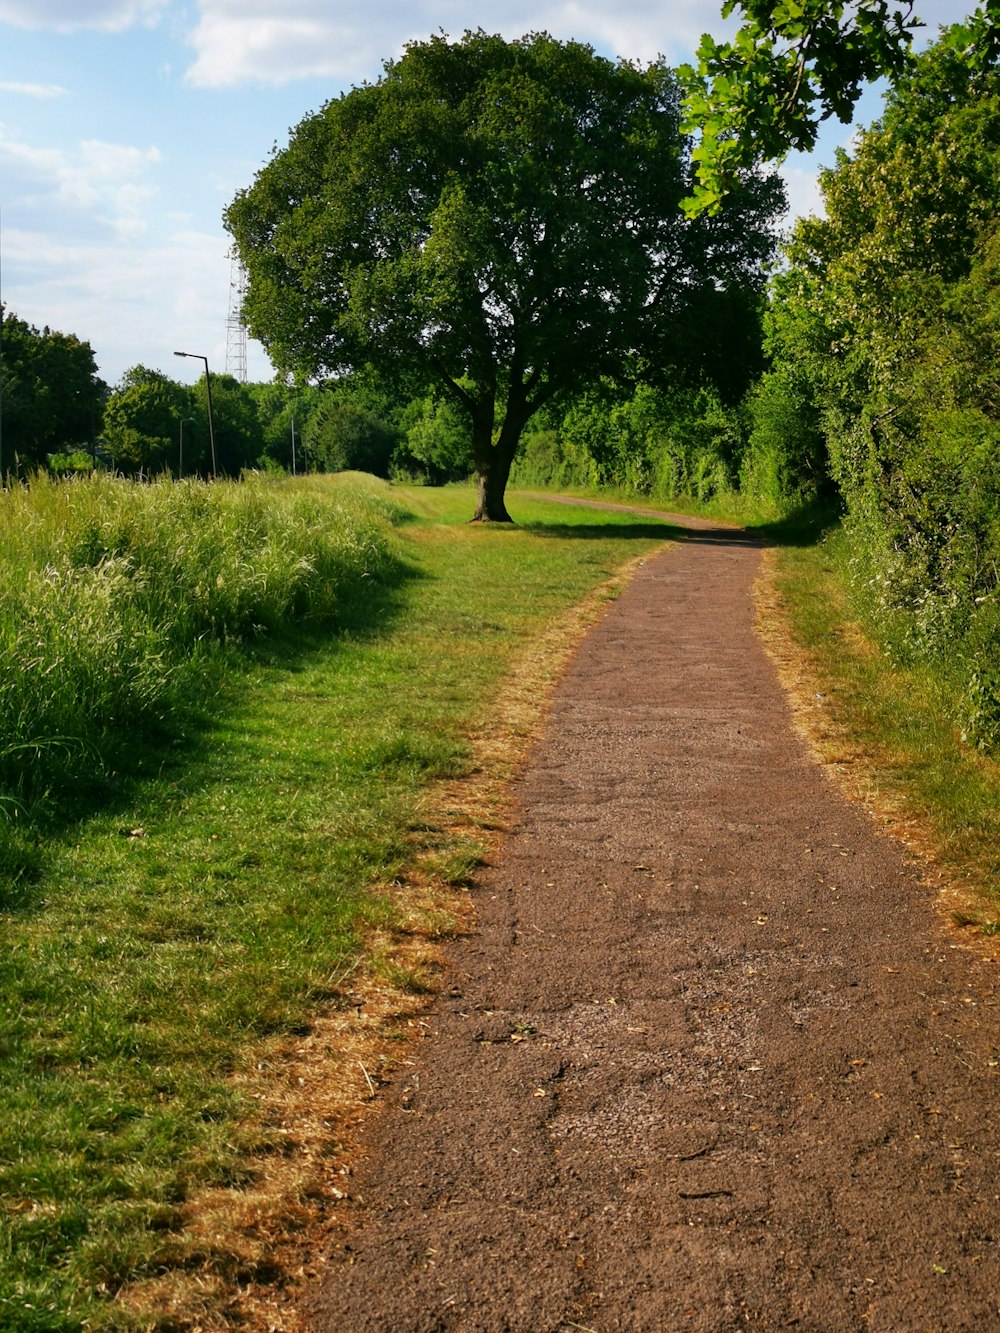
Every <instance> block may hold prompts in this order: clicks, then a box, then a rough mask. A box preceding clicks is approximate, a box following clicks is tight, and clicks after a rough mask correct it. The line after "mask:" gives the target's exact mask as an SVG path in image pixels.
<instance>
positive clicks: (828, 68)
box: [680, 0, 1000, 216]
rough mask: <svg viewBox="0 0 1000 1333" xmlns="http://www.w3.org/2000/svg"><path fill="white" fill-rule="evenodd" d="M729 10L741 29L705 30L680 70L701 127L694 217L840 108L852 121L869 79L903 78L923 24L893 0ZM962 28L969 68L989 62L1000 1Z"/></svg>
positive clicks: (690, 127)
mask: <svg viewBox="0 0 1000 1333" xmlns="http://www.w3.org/2000/svg"><path fill="white" fill-rule="evenodd" d="M722 13H723V15H724V16H725V17H729V16H730V15H732V14H734V13H737V14H739V15H740V16H741V18H742V20H743V22H742V26H741V27H740V29H739V31H738V32H737V34H736V36H735V37H734V38H733V40H732V41H728V42H717V41H715V40H714V39H713V38H711V37H709V36H705V37H703V38H702V41H701V45H700V47H699V48H698V66H697V68H694V67H692V66H690V65H687V66H684V67H683V68H682V69H681V71H680V76H681V80H682V82H683V85H684V93H685V96H684V111H685V121H684V129H685V132H687V133H691V134H695V133H697V134H698V135H699V143H698V146H697V148H696V149H695V150H694V154H693V156H694V160H695V161H696V163H697V167H698V183H697V185H696V187H695V189H694V191H693V192H692V195H691V197H690V198H689V199H687V200H685V203H684V207H685V210H686V211H687V212H688V213H689V214H691V215H692V216H694V215H697V214H699V213H702V212H706V211H707V212H714V211H715V210H716V209H718V208H719V206H720V204H721V202H722V200H723V198H724V197H725V195H726V193H727V192H728V191H729V190H730V189H731V188H732V187H733V184H734V182H735V181H736V180H738V178H739V173H740V172H741V171H742V170H745V169H746V168H747V167H749V166H750V165H752V163H753V162H755V161H757V160H760V159H763V160H765V161H776V160H779V159H781V158H782V157H784V155H785V154H786V153H787V152H788V150H789V149H792V148H797V149H802V150H805V151H808V150H810V149H811V148H813V147H814V145H815V143H816V134H817V130H818V127H819V124H820V123H821V122H822V121H824V120H826V119H828V118H829V117H830V116H836V117H837V118H838V119H839V120H841V121H843V122H845V123H846V122H848V121H850V119H851V116H852V113H853V110H854V106H855V103H856V102H857V100H858V97H859V96H860V94H861V91H862V87H863V85H864V84H866V83H871V82H873V81H874V80H875V79H878V78H880V77H883V76H888V77H889V78H890V79H893V80H894V82H898V83H900V84H901V83H903V82H904V81H905V79H906V78H907V77H908V70H909V68H910V63H909V62H910V48H911V44H912V41H913V33H914V30H915V29H917V28H919V27H921V26H922V24H921V21H920V19H919V18H917V17H915V16H914V15H913V12H912V5H910V4H907V5H905V7H904V6H903V5H902V4H900V6H899V7H898V8H893V7H892V6H891V5H890V4H889V3H888V2H887V0H725V3H724V4H723V7H722ZM952 34H953V35H952V37H951V38H950V39H949V41H950V43H951V46H952V50H953V51H954V53H955V54H956V56H957V57H958V58H959V59H960V60H961V61H962V62H963V63H964V64H965V65H966V67H967V68H979V69H982V68H988V67H989V65H990V64H991V63H992V62H993V60H994V58H995V55H996V51H997V42H998V34H1000V4H998V3H997V0H986V3H985V4H983V5H982V6H980V8H979V9H977V10H976V12H975V14H974V15H973V16H972V17H971V18H970V19H969V20H968V21H967V22H966V23H965V24H963V25H961V27H960V29H953V30H952Z"/></svg>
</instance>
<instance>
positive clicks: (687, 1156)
mask: <svg viewBox="0 0 1000 1333" xmlns="http://www.w3.org/2000/svg"><path fill="white" fill-rule="evenodd" d="M718 1142H719V1140H718V1139H716V1140H715V1141H714V1142H713V1143H706V1144H705V1146H704V1148H699V1149H698V1151H697V1152H672V1153H668V1154H667V1158H668V1160H669V1161H672V1162H693V1161H694V1159H695V1158H696V1157H704V1156H705V1154H706V1153H710V1152H711V1151H712V1149H713V1148H714V1147H716V1146H717V1144H718Z"/></svg>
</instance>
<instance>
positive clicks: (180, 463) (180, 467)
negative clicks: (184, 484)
mask: <svg viewBox="0 0 1000 1333" xmlns="http://www.w3.org/2000/svg"><path fill="white" fill-rule="evenodd" d="M186 421H194V417H181V442H180V448H179V449H178V451H177V480H178V481H180V479H181V477H183V476H184V423H185V422H186Z"/></svg>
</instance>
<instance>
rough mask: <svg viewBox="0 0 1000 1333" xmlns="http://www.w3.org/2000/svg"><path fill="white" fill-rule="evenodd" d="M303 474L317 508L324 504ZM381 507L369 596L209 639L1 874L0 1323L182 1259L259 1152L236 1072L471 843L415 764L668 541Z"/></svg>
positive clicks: (265, 1135)
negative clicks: (203, 665)
mask: <svg viewBox="0 0 1000 1333" xmlns="http://www.w3.org/2000/svg"><path fill="white" fill-rule="evenodd" d="M311 485H312V491H311V495H310V499H309V503H310V504H315V505H317V506H319V508H320V509H321V508H322V506H323V505H324V504H327V503H329V504H341V503H344V502H345V501H344V496H343V494H342V483H340V484H338V485H334V484H333V483H332V482H331V483H321V482H318V483H312V484H311ZM368 489H369V490H370V489H371V488H370V487H369V488H368ZM163 490H164V493H165V494H166V492H167V491H168V488H163ZM50 500H51V503H52V504H53V505H58V504H60V503H62V497H61V496H60V495H59V494H58V493H57V492H55V491H54V492H53V493H52V495H51V497H50ZM157 500H158V501H162V502H163V503H166V499H165V498H164V497H161V496H160V495H159V493H157ZM140 503H141V501H140ZM357 503H358V505H359V506H360V507H361V508H362V509H365V512H368V511H369V510H370V507H371V503H372V502H371V501H370V500H366V499H364V498H363V497H362V498H360V499H358V500H357ZM375 503H376V507H381V512H382V513H383V514H390V515H391V514H395V516H396V519H397V521H399V522H400V526H399V527H398V528H397V531H396V535H395V537H394V538H392V540H391V541H388V538H386V540H387V541H388V545H387V546H386V550H387V551H388V550H390V548H391V549H392V552H393V553H392V556H391V559H386V560H383V561H382V562H381V563H380V565H379V566H378V568H377V569H375V570H374V571H371V572H366V573H365V575H364V577H363V581H362V583H361V590H360V593H359V590H358V587H357V586H355V587H353V588H352V589H347V588H344V587H342V588H341V591H340V593H339V594H338V599H337V605H336V608H335V614H334V615H333V617H332V618H331V617H323V618H320V619H319V621H318V622H314V623H312V624H309V623H306V624H305V625H299V627H298V628H294V627H292V626H291V625H290V624H288V623H283V625H282V627H281V628H280V630H279V629H272V630H271V632H270V633H269V634H268V635H267V636H265V637H257V638H254V637H252V638H251V639H250V640H249V643H248V646H244V647H243V648H241V649H240V650H239V651H237V650H236V649H235V648H234V647H233V645H232V644H230V646H229V648H228V649H227V651H226V652H225V653H224V654H223V655H222V656H221V657H220V658H219V659H218V662H216V663H215V664H214V665H213V667H212V670H211V672H210V673H209V676H208V678H207V681H206V682H205V688H204V692H203V693H201V694H199V693H198V692H197V689H196V687H197V684H198V680H197V676H196V675H191V676H189V677H188V685H189V688H190V689H191V690H192V691H193V692H194V696H195V697H193V698H191V699H190V700H189V701H188V705H187V708H186V710H180V711H179V712H177V713H176V714H174V715H173V720H172V723H171V725H170V726H168V727H165V728H161V729H160V730H159V731H157V732H155V733H154V732H150V734H149V735H148V736H147V737H146V738H145V739H144V741H143V743H142V744H141V745H138V746H133V747H131V748H130V749H129V751H128V752H129V754H130V755H131V757H132V763H131V765H130V767H129V768H128V770H127V771H125V770H123V769H118V770H114V771H112V770H109V771H108V772H106V773H105V775H104V780H103V783H102V786H101V787H100V789H99V791H98V792H97V793H96V794H94V793H92V796H91V805H90V808H89V809H86V810H82V809H80V808H78V807H74V809H75V813H74V814H73V815H72V817H70V816H68V815H63V816H62V817H60V814H59V807H58V806H50V807H49V808H47V809H46V811H45V812H44V814H45V818H44V821H43V823H41V824H39V825H37V826H35V827H31V826H28V827H26V828H24V829H22V832H21V834H20V835H19V836H20V838H21V845H22V849H26V850H25V855H27V853H28V852H30V858H31V861H30V865H26V866H22V867H21V872H22V873H19V874H18V875H17V876H16V877H15V876H11V875H8V876H7V878H6V880H5V882H4V890H5V892H4V894H0V912H2V919H3V927H4V935H3V942H2V945H0V1049H2V1053H3V1060H2V1062H0V1193H2V1217H0V1227H2V1230H0V1327H3V1328H11V1329H17V1330H39V1333H41V1330H45V1333H52V1331H54V1330H62V1329H79V1328H83V1327H87V1328H101V1327H127V1326H137V1327H142V1326H145V1321H146V1319H147V1318H148V1316H141V1317H140V1316H138V1315H130V1314H129V1313H128V1310H127V1308H126V1305H125V1304H124V1303H118V1302H116V1301H115V1300H114V1299H113V1298H114V1296H115V1294H116V1293H117V1292H118V1291H119V1289H120V1288H121V1287H122V1285H123V1284H127V1283H131V1282H135V1281H137V1280H141V1279H143V1278H151V1277H153V1276H155V1275H156V1274H158V1273H160V1272H162V1271H164V1270H165V1269H168V1268H170V1267H172V1266H181V1267H183V1266H184V1265H187V1264H191V1263H193V1262H194V1258H196V1256H194V1257H193V1256H192V1252H191V1242H190V1240H189V1239H188V1237H187V1236H186V1233H185V1230H184V1209H185V1206H186V1205H187V1204H188V1202H189V1201H190V1200H191V1199H192V1198H194V1197H197V1195H198V1194H199V1192H200V1191H203V1190H204V1189H205V1188H207V1187H209V1186H213V1185H215V1186H222V1187H227V1186H232V1187H238V1186H240V1185H241V1184H243V1183H246V1182H249V1181H251V1180H252V1179H253V1178H254V1175H255V1173H256V1172H257V1170H258V1169H259V1165H260V1163H261V1162H262V1161H263V1160H264V1159H265V1157H266V1156H267V1155H269V1154H271V1153H273V1152H274V1151H276V1149H277V1147H278V1144H277V1142H276V1140H275V1137H274V1132H273V1131H272V1130H271V1129H270V1128H269V1127H268V1125H267V1124H266V1123H264V1122H263V1121H262V1120H261V1118H260V1115H259V1113H258V1108H257V1105H256V1103H255V1102H254V1101H253V1099H252V1097H250V1096H249V1095H248V1093H247V1092H246V1090H245V1088H246V1086H247V1085H246V1084H245V1083H241V1082H240V1080H238V1079H234V1078H231V1077H230V1075H232V1074H233V1073H235V1072H238V1071H240V1070H246V1069H248V1068H252V1067H254V1061H255V1054H254V1052H255V1050H256V1049H257V1046H258V1045H259V1044H260V1043H265V1042H266V1041H267V1040H268V1039H269V1038H271V1037H273V1036H274V1035H275V1034H282V1033H294V1032H296V1031H297V1030H299V1028H300V1027H302V1028H304V1027H305V1026H307V1025H308V1023H309V1021H310V1018H311V1016H312V1015H313V1014H314V1013H315V1012H316V1011H317V1010H318V1009H319V1008H321V1007H322V1006H324V1005H329V1004H334V1005H335V1004H336V1003H338V997H339V996H340V995H341V993H342V992H343V991H344V989H345V978H349V977H350V976H351V975H352V973H353V970H354V969H355V968H356V966H357V964H358V961H359V959H360V958H362V957H363V956H364V954H365V950H366V948H367V947H368V942H369V940H370V939H372V938H374V937H375V936H376V934H377V932H378V931H383V932H384V931H387V930H389V931H391V930H392V929H393V928H394V926H395V924H396V922H397V920H398V918H399V914H400V912H401V911H402V910H404V909H405V904H401V903H400V900H399V893H398V891H397V890H394V891H392V892H389V888H390V886H391V885H392V884H393V881H394V880H397V879H398V878H399V877H400V876H401V875H402V873H403V872H404V871H405V869H406V867H407V865H408V864H409V863H410V862H411V861H412V859H413V857H414V856H415V855H418V854H421V853H422V852H424V853H428V848H430V851H429V853H428V854H429V855H430V856H431V858H432V859H436V865H435V870H436V873H438V874H439V875H440V876H441V877H442V878H443V879H445V880H447V881H450V882H453V883H461V882H463V881H464V879H466V878H467V877H468V875H469V873H470V872H471V870H472V869H473V867H474V864H475V861H476V857H477V849H476V847H475V845H473V844H471V843H469V841H468V839H467V838H465V839H459V840H454V841H452V842H448V841H447V840H443V841H442V839H440V838H439V837H438V838H431V839H428V840H425V842H424V844H423V846H421V840H420V838H421V835H420V833H419V830H420V828H421V821H422V818H423V816H422V806H421V801H422V797H423V793H424V792H425V791H426V790H427V788H428V784H430V783H433V782H436V781H439V780H441V779H444V778H448V777H455V776H456V775H460V774H462V773H463V772H464V771H465V768H466V766H467V764H468V762H469V758H468V756H469V753H470V751H469V737H470V735H471V734H472V733H473V732H474V731H475V729H476V728H477V727H478V726H480V725H481V724H482V723H483V721H484V719H487V718H488V717H489V716H490V714H491V712H492V710H493V709H494V708H495V706H496V700H497V698H498V695H499V694H500V692H501V690H502V688H503V684H504V681H505V679H506V674H507V673H508V672H509V670H510V667H511V664H512V662H513V661H514V660H515V659H516V657H517V655H518V654H519V653H523V651H524V650H525V646H526V645H527V644H529V643H530V642H532V641H533V640H534V639H535V638H537V636H538V635H539V634H540V633H541V632H542V631H543V630H544V629H545V628H546V627H548V626H549V625H551V624H552V623H553V621H554V620H555V619H557V618H558V617H559V616H560V615H562V614H563V613H564V612H565V611H566V610H567V608H569V607H571V606H572V605H573V604H574V603H575V602H577V601H578V600H579V599H580V598H582V597H583V596H584V595H585V594H586V593H587V591H588V589H591V588H593V587H595V586H596V585H599V584H601V583H602V582H603V581H604V580H606V579H607V578H608V577H609V575H611V574H612V573H613V571H614V570H615V569H617V568H618V567H620V566H621V565H622V564H623V563H624V562H626V561H628V560H630V559H632V558H633V557H635V556H637V555H640V554H641V553H643V552H644V551H647V550H649V549H650V548H651V547H652V546H654V545H655V544H656V543H657V542H659V541H662V540H663V539H664V537H666V536H667V535H669V529H666V528H664V527H662V526H659V525H657V524H655V523H647V522H637V521H636V520H635V519H634V517H631V516H629V515H627V514H621V515H617V514H616V515H609V514H603V513H599V512H597V511H592V510H583V509H570V508H566V507H564V506H557V505H554V504H546V503H544V502H535V501H528V500H523V499H516V498H514V499H512V501H511V506H512V512H514V513H515V516H516V517H517V519H518V520H519V526H518V527H517V528H516V529H512V530H508V529H506V528H479V527H472V526H470V525H469V524H468V523H467V521H466V520H467V519H468V517H469V516H470V514H471V509H472V495H471V492H470V491H468V490H463V489H455V490H448V491H439V492H431V491H419V490H413V491H406V492H403V491H401V490H399V489H397V488H393V489H392V491H390V490H389V489H388V488H379V489H378V491H377V493H376V496H375ZM404 514H405V516H404ZM30 814H31V811H30V809H26V810H24V811H22V812H21V813H20V814H18V815H17V816H16V818H17V819H18V820H21V821H23V820H25V819H28V818H30ZM9 817H10V820H13V818H14V816H13V815H12V814H11V815H10V816H9ZM411 984H413V985H417V986H419V985H420V984H422V981H421V979H420V977H419V976H417V975H414V977H413V978H411ZM241 1089H244V1090H241Z"/></svg>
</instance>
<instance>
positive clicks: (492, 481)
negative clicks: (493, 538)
mask: <svg viewBox="0 0 1000 1333" xmlns="http://www.w3.org/2000/svg"><path fill="white" fill-rule="evenodd" d="M512 462H513V459H510V458H508V459H507V460H506V461H504V460H503V459H502V458H501V457H500V451H499V449H490V450H489V452H488V453H486V454H485V455H484V456H483V457H482V458H480V459H479V461H478V463H477V464H476V512H475V513H474V514H473V516H472V521H473V523H513V522H514V520H513V519H512V518H511V516H510V514H508V513H507V506H506V505H505V504H504V498H503V497H504V492H505V491H506V489H507V478H508V477H509V476H510V465H511V463H512Z"/></svg>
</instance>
